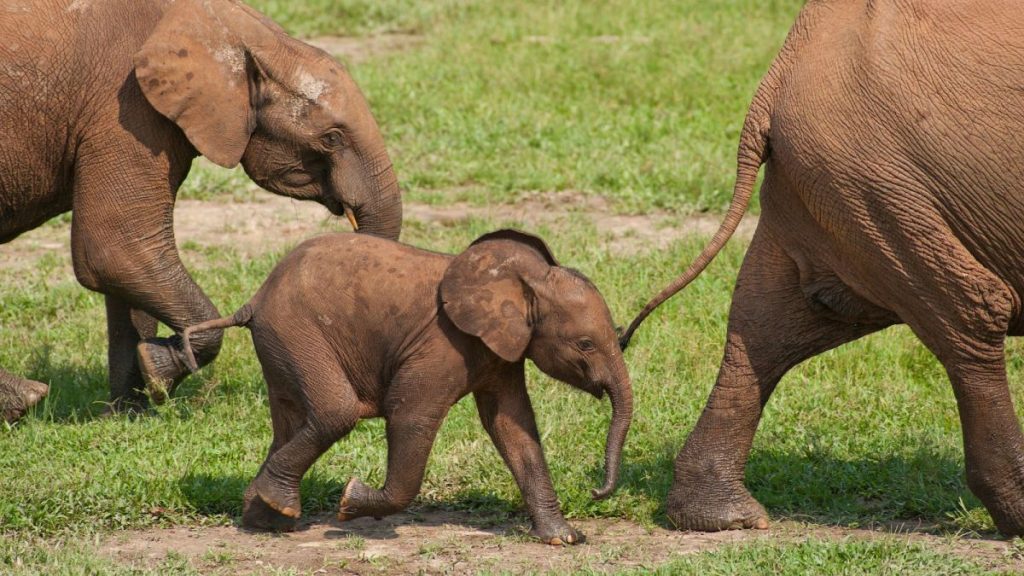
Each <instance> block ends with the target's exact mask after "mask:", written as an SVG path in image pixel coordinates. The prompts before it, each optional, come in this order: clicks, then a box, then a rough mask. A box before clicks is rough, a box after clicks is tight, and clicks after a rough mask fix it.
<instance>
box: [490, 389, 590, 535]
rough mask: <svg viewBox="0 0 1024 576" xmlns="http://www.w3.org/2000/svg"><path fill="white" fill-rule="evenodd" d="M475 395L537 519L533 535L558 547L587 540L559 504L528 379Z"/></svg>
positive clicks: (503, 456) (531, 511)
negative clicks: (538, 427) (528, 391)
mask: <svg viewBox="0 0 1024 576" xmlns="http://www.w3.org/2000/svg"><path fill="white" fill-rule="evenodd" d="M474 396H475V398H476V407H477V411H478V412H479V413H480V420H481V422H483V425H484V428H486V429H487V433H488V434H490V436H491V440H493V441H494V445H495V446H496V447H497V448H498V452H500V453H501V457H502V458H504V460H505V464H507V465H508V467H509V470H511V471H512V475H513V476H514V477H515V479H516V484H518V485H519V491H520V492H521V493H522V495H523V500H525V501H526V508H527V510H528V511H529V513H530V519H531V520H533V528H532V529H531V530H530V535H532V536H534V537H536V538H539V539H540V540H541V541H542V542H546V543H548V544H551V545H554V546H561V545H564V544H579V543H580V542H583V540H584V536H583V534H581V533H579V532H577V531H576V530H575V529H573V527H572V526H570V525H569V523H568V522H566V521H565V517H564V516H562V510H561V508H560V507H559V505H558V497H557V496H556V495H555V489H554V487H553V486H552V485H551V474H550V473H549V472H548V465H547V462H545V461H544V451H543V449H542V448H541V445H540V434H539V433H538V432H537V423H536V420H535V419H534V416H533V407H532V406H531V405H530V397H529V396H527V394H526V384H525V382H522V381H521V382H519V383H518V385H513V386H509V387H507V388H504V389H501V390H499V391H486V392H483V391H481V392H476V393H475V395H474Z"/></svg>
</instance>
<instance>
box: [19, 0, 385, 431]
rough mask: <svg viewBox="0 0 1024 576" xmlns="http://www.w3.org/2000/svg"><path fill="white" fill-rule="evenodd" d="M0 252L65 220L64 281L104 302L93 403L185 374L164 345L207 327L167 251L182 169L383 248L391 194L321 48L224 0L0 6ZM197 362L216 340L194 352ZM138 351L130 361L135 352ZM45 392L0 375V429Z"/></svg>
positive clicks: (41, 0) (336, 69)
mask: <svg viewBox="0 0 1024 576" xmlns="http://www.w3.org/2000/svg"><path fill="white" fill-rule="evenodd" d="M0 38H2V39H3V40H2V42H0V127H2V132H3V134H2V136H0V242H7V241H10V240H12V239H13V238H15V237H16V236H17V235H19V234H21V233H22V232H25V231H26V230H30V229H32V228H34V227H36V226H38V225H40V224H41V223H43V222H45V221H46V220H47V219H49V218H51V217H53V216H55V215H57V214H60V213H62V212H67V211H68V210H73V219H72V232H71V234H72V238H71V244H72V257H73V262H74V269H75V274H76V275H77V277H78V279H79V281H80V282H81V283H82V284H83V285H84V286H85V287H87V288H89V289H91V290H95V291H98V292H101V293H103V294H104V295H105V296H106V305H107V327H108V332H109V363H110V396H111V400H112V402H113V403H114V405H115V406H117V405H122V404H126V405H129V406H139V405H142V404H144V402H145V397H144V396H143V394H142V390H143V388H144V382H148V383H149V384H150V385H151V392H152V393H154V394H155V395H157V397H159V396H161V395H162V394H163V393H165V388H166V387H167V386H168V385H170V386H173V384H175V383H176V382H178V381H179V380H180V379H181V377H182V376H183V375H184V374H185V373H186V370H185V366H184V363H183V355H182V352H181V349H180V343H179V342H178V340H177V339H176V338H174V339H163V338H155V335H156V326H157V322H158V321H159V322H163V323H164V324H166V325H168V326H170V327H171V328H174V329H175V330H181V329H183V328H184V327H185V326H188V325H189V324H195V323H197V322H201V321H202V320H205V319H208V318H216V317H218V316H219V314H218V313H217V310H216V308H214V306H213V304H212V303H211V302H210V300H209V299H208V298H207V297H206V295H205V294H203V291H202V290H201V289H200V288H199V286H197V285H196V284H195V282H193V280H192V278H191V277H190V276H189V274H188V272H187V271H186V270H185V268H184V267H183V266H182V264H181V261H180V260H179V258H178V252H177V249H176V247H175V243H174V229H173V209H174V199H175V194H176V192H177V189H178V186H179V185H180V184H181V182H182V180H184V178H185V176H186V175H187V174H188V171H189V167H190V165H191V163H192V159H193V158H194V157H195V156H196V155H198V154H202V155H204V156H206V157H207V158H209V159H210V160H212V161H214V162H216V163H217V164H220V165H222V166H227V167H230V166H234V165H236V164H237V163H239V161H241V163H242V166H243V167H244V168H245V170H246V172H247V173H248V174H249V175H250V176H251V177H252V179H253V180H254V181H256V182H257V183H258V184H259V185H260V186H262V187H264V188H266V189H268V190H271V191H273V192H276V193H278V194H283V195H286V196H291V197H294V198H300V199H310V200H316V201H317V202H320V203H322V204H324V205H325V206H326V207H327V208H328V209H329V210H330V211H331V212H333V213H335V214H343V213H346V214H348V215H349V216H350V219H352V220H354V221H356V222H358V225H359V230H360V232H369V233H371V234H375V235H380V236H384V237H388V238H397V237H398V234H399V230H400V227H401V222H402V209H401V198H400V195H399V190H398V186H397V181H396V179H395V175H394V173H393V171H392V169H391V162H390V161H389V159H388V155H387V152H386V151H385V148H384V142H383V139H382V138H381V135H380V131H379V129H378V128H377V124H376V122H375V121H374V118H373V116H372V114H371V113H370V110H369V107H368V106H367V103H366V101H365V99H364V98H363V96H362V94H361V93H360V91H359V89H358V88H357V87H356V85H355V84H354V83H353V81H352V79H351V77H349V75H348V74H347V73H346V72H345V70H344V69H343V68H342V67H341V66H339V65H338V64H337V63H336V62H334V61H333V60H332V59H331V58H330V57H329V56H328V55H327V54H325V53H324V52H323V51H321V50H318V49H316V48H313V47H311V46H309V45H307V44H304V43H302V42H299V41H298V40H295V39H293V38H290V37H288V36H287V35H286V34H285V33H284V32H283V31H282V30H281V29H280V28H279V27H278V26H277V25H275V24H274V23H273V22H271V21H269V20H267V19H266V18H265V17H263V16H262V15H260V14H258V13H257V12H255V11H253V10H252V9H250V8H248V7H246V6H245V5H244V4H241V3H238V2H234V1H230V0H204V1H200V0H177V1H173V0H164V1H160V0H105V1H99V0H6V1H5V2H4V3H3V6H2V7H0ZM195 345H196V351H197V353H198V357H199V359H200V362H201V363H204V364H205V363H207V362H210V361H211V360H212V359H213V358H214V357H215V356H216V354H217V351H218V350H219V348H220V334H219V333H217V332H210V333H207V334H205V335H203V337H202V338H201V339H198V340H197V341H196V342H195ZM137 352H138V353H137ZM46 391H47V387H46V385H44V384H42V383H39V382H34V381H31V380H25V379H23V378H20V377H18V376H15V375H13V374H10V373H7V372H4V371H2V370H0V417H3V418H4V419H6V420H8V421H11V420H14V419H16V418H18V417H19V416H21V414H23V413H24V411H25V410H26V409H27V408H28V407H30V406H31V405H32V404H34V403H35V402H37V401H38V400H39V399H40V398H41V397H42V396H43V395H45V393H46Z"/></svg>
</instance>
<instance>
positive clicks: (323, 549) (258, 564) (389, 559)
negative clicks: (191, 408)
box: [100, 511, 1024, 574]
mask: <svg viewBox="0 0 1024 576" xmlns="http://www.w3.org/2000/svg"><path fill="white" fill-rule="evenodd" d="M573 524H574V525H575V526H576V527H577V528H579V529H581V530H582V531H583V532H584V533H585V534H586V535H587V541H586V542H585V543H583V544H581V545H578V546H572V547H565V548H556V547H551V546H545V545H542V544H538V543H536V542H533V541H530V540H529V539H528V538H526V537H524V536H523V531H524V530H525V528H526V526H525V525H522V524H510V523H508V522H507V521H503V522H495V521H494V520H493V519H489V518H484V517H479V516H474V515H472V514H468V513H455V512H445V511H419V512H412V513H403V514H398V515H395V516H391V517H388V518H385V519H383V520H372V519H368V518H363V519H359V520H356V521H353V522H348V523H339V522H337V521H336V520H334V519H332V518H331V517H329V516H322V517H318V518H315V519H313V520H312V521H310V522H309V523H308V524H305V525H303V526H302V528H301V529H300V530H299V531H297V532H294V533H291V534H279V535H275V534H263V533H255V532H249V531H246V530H243V529H240V528H237V527H234V526H223V527H202V528H189V527H180V528H165V529H150V530H145V531H135V532H126V533H121V534H118V535H116V536H113V537H111V538H110V539H108V540H107V541H105V542H104V543H102V544H101V547H100V550H101V553H102V554H104V555H106V556H107V557H109V558H111V559H112V560H114V561H115V562H117V563H119V564H124V565H131V566H135V567H155V566H158V565H160V564H161V563H162V562H164V561H165V560H166V559H167V558H168V555H171V557H178V558H181V557H183V558H185V559H187V560H188V561H189V562H190V563H191V564H192V566H194V567H195V568H197V569H199V570H201V571H202V572H203V573H210V574H259V573H262V572H265V571H269V570H275V569H278V570H279V569H284V570H289V569H291V570H295V571H298V572H301V573H311V574H415V573H429V574H439V573H444V574H476V573H480V572H484V573H488V572H490V573H499V572H500V573H514V574H520V573H534V572H539V573H548V572H550V573H558V574H568V573H574V572H577V571H580V570H590V571H594V572H601V573H606V572H615V571H620V570H628V569H653V568H655V567H657V566H659V565H662V564H664V563H666V562H668V561H670V560H672V559H673V557H676V556H678V555H683V554H691V553H695V552H707V551H711V550H715V549H717V548H719V547H721V546H723V545H726V544H732V543H738V542H754V541H757V540H759V539H770V540H771V541H772V542H786V541H790V542H795V541H800V540H803V539H807V538H819V539H829V540H841V539H879V538H895V539H899V540H901V541H905V542H911V543H920V544H922V545H926V546H928V547H929V548H930V549H933V550H937V551H943V552H947V553H951V554H956V555H957V556H960V557H968V558H970V559H971V560H973V561H974V562H977V563H979V564H981V565H982V566H986V567H988V568H991V569H995V570H1003V571H1020V570H1024V560H1022V559H1021V557H1020V556H1019V554H1018V552H1017V551H1016V549H1014V548H1013V546H1012V545H1011V544H1009V543H1007V542H1004V541H998V540H983V539H970V538H951V537H940V536H933V535H929V534H926V533H923V532H920V531H918V528H919V527H917V526H894V527H888V528H885V529H879V530H864V529H846V528H831V527H820V526H807V525H803V524H798V523H795V522H781V523H778V524H776V525H774V526H772V528H771V529H769V530H767V531H731V532H717V533H699V532H678V531H674V530H668V529H665V528H662V527H651V528H647V527H643V526H638V525H636V524H633V523H630V522H626V521H622V520H584V521H576V522H573Z"/></svg>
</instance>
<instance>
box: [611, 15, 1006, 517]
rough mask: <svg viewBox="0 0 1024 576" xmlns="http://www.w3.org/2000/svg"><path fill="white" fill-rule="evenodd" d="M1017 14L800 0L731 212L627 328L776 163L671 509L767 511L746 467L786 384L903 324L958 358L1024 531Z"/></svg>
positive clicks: (974, 473)
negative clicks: (810, 365)
mask: <svg viewBox="0 0 1024 576" xmlns="http://www.w3.org/2000/svg"><path fill="white" fill-rule="evenodd" d="M937 22H944V23H949V25H945V24H944V25H941V26H939V25H936V23H937ZM1022 28H1024V12H1022V11H1021V10H1020V9H1019V6H1018V5H1017V4H1016V3H1014V2H1010V1H1008V0H982V1H978V2H971V3H969V4H966V3H932V2H923V1H919V0H911V1H908V2H893V1H891V0H879V1H876V2H869V3H868V4H867V5H865V3H863V2H854V1H852V0H835V1H829V2H822V1H811V2H808V3H807V5H806V6H805V7H804V8H803V10H802V11H801V13H800V15H799V17H798V18H797V21H796V23H795V24H794V26H793V28H792V30H791V31H790V34H789V36H788V38H787V39H786V42H785V45H784V46H783V48H782V51H781V52H780V53H779V55H778V57H777V58H776V59H775V61H774V62H773V64H772V66H771V68H770V70H769V71H768V74H767V75H766V76H765V77H764V79H763V80H762V82H761V84H760V86H759V88H758V90H757V93H756V94H755V96H754V99H753V103H752V104H751V107H750V110H749V112H748V114H747V118H746V122H745V124H744V127H743V131H742V134H741V136H740V146H739V154H738V160H739V162H738V164H739V166H738V175H737V182H736V188H735V192H734V196H733V200H732V204H731V206H730V207H729V211H728V213H727V215H726V218H725V221H724V223H723V224H722V227H721V229H720V230H719V231H718V233H717V234H716V235H715V237H714V239H713V240H712V242H711V243H709V245H708V246H707V247H706V248H705V250H704V251H703V252H702V253H701V254H700V256H698V258H697V260H695V262H694V263H693V264H692V265H691V266H690V268H689V269H687V270H686V271H685V272H684V273H683V274H682V275H681V276H680V277H679V278H678V279H676V280H675V281H674V282H672V283H671V284H670V285H669V286H668V287H667V288H665V290H664V291H663V292H662V293H661V294H659V295H658V296H656V297H655V298H654V299H653V300H652V301H651V302H650V303H649V304H648V305H647V306H646V307H645V308H644V310H643V311H642V312H641V314H640V315H639V316H638V317H637V318H636V320H634V321H633V323H632V325H631V327H630V329H629V330H627V332H626V333H625V334H624V336H623V338H622V343H623V345H625V344H626V343H628V341H629V338H630V336H631V334H632V332H633V330H635V329H636V327H637V326H638V325H639V323H640V322H642V321H643V319H644V317H646V316H647V314H649V313H650V312H651V311H652V310H654V309H655V308H656V307H657V306H658V305H659V304H660V303H661V302H663V301H664V300H665V299H667V298H668V297H670V296H671V295H673V294H674V293H676V292H678V291H679V290H680V289H681V288H683V287H684V286H686V285H687V284H688V283H689V282H690V281H692V280H693V279H694V278H695V277H696V276H697V275H699V274H700V272H701V271H702V270H703V269H704V267H705V266H706V265H707V264H708V263H709V262H710V261H711V259H712V258H713V257H714V256H715V254H717V253H718V251H719V250H720V249H721V247H722V245H723V244H724V243H725V242H726V240H728V238H729V237H730V236H731V235H732V233H733V232H734V231H735V230H736V226H737V225H738V223H739V221H740V218H742V215H743V213H744V211H745V209H746V207H747V204H748V203H749V200H750V198H751V194H752V192H753V187H754V183H755V181H756V178H757V173H758V169H759V167H760V165H761V164H765V165H766V170H765V179H764V184H763V185H762V187H761V210H762V212H761V219H760V221H759V223H758V228H757V231H756V232H755V234H754V238H753V240H752V242H751V245H750V248H749V250H748V251H747V255H746V258H745V259H744V261H743V265H742V267H741V269H740V272H739V277H738V279H737V282H736V289H735V292H734V294H733V299H732V308H731V311H730V313H729V327H728V334H727V337H726V343H725V353H724V357H723V359H722V364H721V368H720V370H719V373H718V379H717V382H716V384H715V387H714V389H713V390H712V391H711V395H710V398H709V399H708V403H707V406H706V408H705V409H704V412H703V413H702V414H701V417H700V419H699V421H698V422H697V424H696V426H695V428H694V429H693V431H692V432H691V433H690V436H689V437H688V438H687V440H686V444H685V446H684V447H683V449H682V450H681V451H680V453H679V455H678V457H677V459H676V463H675V481H674V483H673V486H672V489H671V491H670V493H669V495H668V505H667V510H668V515H669V517H670V518H671V519H672V520H673V522H675V523H676V525H677V526H679V527H680V528H688V529H699V530H720V529H725V528H750V527H764V526H766V525H767V514H766V513H765V510H764V508H762V507H761V505H760V504H759V503H758V502H757V501H756V500H755V499H754V498H753V497H752V496H751V495H750V493H749V492H748V491H747V489H746V487H745V486H744V485H743V478H744V468H745V466H746V462H747V457H748V455H749V451H750V446H751V443H752V441H753V437H754V433H755V431H756V429H757V425H758V422H759V420H760V418H761V412H762V409H763V407H764V405H765V403H766V402H767V401H768V399H769V397H770V396H771V394H772V391H773V390H774V389H775V386H776V384H777V383H778V382H779V380H780V379H781V378H782V376H783V375H784V374H785V373H786V372H787V371H788V370H789V369H790V368H792V367H793V366H795V365H797V364H799V363H800V362H802V361H804V360H806V359H808V358H810V357H812V356H815V355H817V354H820V353H822V352H824V351H826V350H829V349H831V348H834V347H836V346H839V345H842V344H844V343H846V342H851V341H853V340H856V339H858V338H860V337H862V336H865V335H867V334H870V333H872V332H875V331H877V330H881V329H882V328H885V327H887V326H890V325H892V324H895V323H906V324H907V325H908V326H909V327H910V328H911V329H912V330H913V331H914V333H915V334H916V335H917V336H918V337H919V338H920V339H921V340H922V342H923V343H924V344H925V345H926V346H927V347H928V348H929V349H930V350H931V351H932V352H933V353H934V354H935V356H936V357H937V358H938V360H939V361H940V362H941V363H942V365H943V366H944V367H945V369H946V372H947V374H948V376H949V379H950V382H951V384H952V387H953V392H954V394H955V396H956V401H957V406H958V409H959V414H960V422H961V426H962V430H963V440H964V450H965V459H966V464H967V483H968V486H969V487H970V489H971V491H972V492H974V494H976V495H977V496H978V497H979V499H980V500H981V501H982V502H983V503H984V504H985V507H986V508H987V509H988V510H989V512H990V513H991V514H992V517H993V519H994V520H995V523H996V526H997V527H998V528H999V530H1000V532H1002V533H1004V534H1006V535H1024V435H1022V434H1021V429H1020V425H1019V423H1018V420H1017V416H1016V414H1015V412H1014V408H1013V403H1012V399H1011V396H1010V391H1009V387H1008V383H1007V375H1006V361H1005V349H1004V344H1005V339H1006V337H1007V336H1008V335H1009V336H1017V335H1021V334H1022V333H1024V317H1022V314H1021V294H1022V291H1024V267H1022V266H1021V255H1022V254H1024V163H1022V162H1021V158H1024V112H1022V111H1024V91H1021V90H1020V86H1022V85H1024V59H1022V58H1021V56H1020V55H1021V50H1020V49H1021V42H1020V34H1019V31H1020V30H1021V29H1022Z"/></svg>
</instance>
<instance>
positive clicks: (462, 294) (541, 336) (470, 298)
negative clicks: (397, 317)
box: [441, 230, 633, 498]
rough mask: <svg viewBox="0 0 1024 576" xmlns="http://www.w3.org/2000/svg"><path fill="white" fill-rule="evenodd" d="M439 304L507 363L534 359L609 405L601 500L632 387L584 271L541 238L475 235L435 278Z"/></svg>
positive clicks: (613, 472) (611, 476)
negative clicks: (563, 262)
mask: <svg viewBox="0 0 1024 576" xmlns="http://www.w3.org/2000/svg"><path fill="white" fill-rule="evenodd" d="M441 298H442V300H443V302H444V309H445V312H446V314H447V315H448V317H449V318H450V319H451V320H452V322H453V323H454V324H455V325H456V326H457V327H458V328H459V329H460V330H462V331H463V332H466V333H468V334H472V335H474V336H477V337H479V338H480V339H481V340H483V342H484V344H486V345H487V347H488V348H490V349H491V350H492V351H493V352H494V353H495V354H497V355H498V356H500V357H501V358H502V359H504V360H506V361H508V362H518V361H520V360H522V359H523V358H524V357H526V358H530V359H531V360H533V362H534V364H536V365H537V367H538V368H540V369H541V370H542V371H544V372H545V373H546V374H548V375H549V376H551V377H553V378H557V379H559V380H561V381H563V382H566V383H568V384H571V385H573V386H575V387H577V388H580V389H582V390H585V391H586V392H589V393H590V394H593V395H594V396H596V397H597V398H601V397H602V396H603V395H604V393H605V392H607V393H608V396H609V397H610V398H611V402H612V422H611V425H610V427H609V429H608V441H607V445H606V448H605V485H604V486H603V487H602V488H601V489H599V490H595V491H594V497H595V498H604V497H606V496H608V495H609V494H611V492H612V491H613V490H614V488H615V482H616V479H617V477H618V470H619V462H620V456H621V453H622V446H623V443H624V442H625V439H626V432H627V431H628V430H629V424H630V421H631V419H632V414H633V391H632V385H631V384H630V380H629V372H628V371H627V370H626V364H625V362H624V361H623V358H622V350H621V349H620V348H619V343H618V339H617V337H616V333H615V326H614V324H613V323H612V318H611V313H610V312H609V311H608V306H607V304H605V301H604V298H602V297H601V294H600V293H599V292H598V291H597V288H596V287H595V286H594V285H593V284H592V283H591V282H590V280H588V279H587V278H586V277H585V276H583V275H582V274H580V273H579V272H577V271H575V270H572V269H570V268H564V267H562V266H559V265H558V262H557V261H556V260H555V258H554V256H552V255H551V251H550V250H548V247H547V246H546V245H545V244H544V241H543V240H541V239H540V238H537V237H536V236H531V235H529V234H524V233H522V232H517V231H515V230H499V231H497V232H492V233H490V234H486V235H484V236H481V237H480V238H478V239H477V240H476V241H475V242H473V244H472V245H471V246H470V247H469V248H468V249H467V250H466V251H465V252H463V253H462V254H460V255H459V256H457V257H456V258H455V259H454V260H453V261H452V263H451V265H450V266H449V267H448V270H447V271H446V272H445V276H444V280H443V281H442V282H441Z"/></svg>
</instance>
